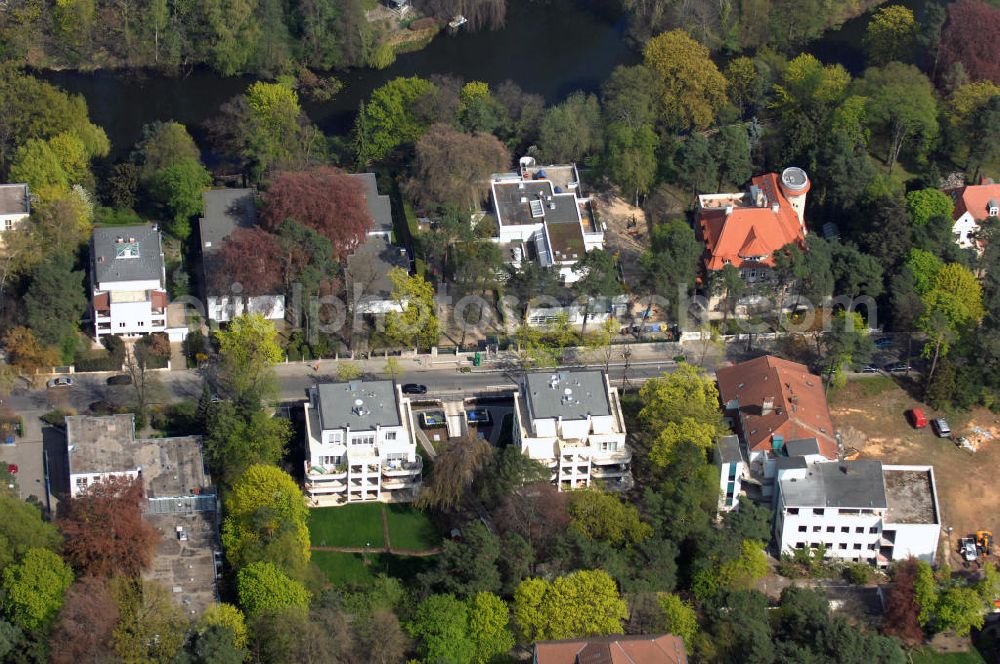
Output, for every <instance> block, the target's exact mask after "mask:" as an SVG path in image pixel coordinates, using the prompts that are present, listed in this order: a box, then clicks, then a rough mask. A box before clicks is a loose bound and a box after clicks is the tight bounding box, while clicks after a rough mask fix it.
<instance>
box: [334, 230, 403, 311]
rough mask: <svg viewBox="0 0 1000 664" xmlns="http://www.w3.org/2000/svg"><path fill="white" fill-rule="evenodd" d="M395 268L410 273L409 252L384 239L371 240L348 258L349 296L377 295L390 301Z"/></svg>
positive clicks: (368, 239)
mask: <svg viewBox="0 0 1000 664" xmlns="http://www.w3.org/2000/svg"><path fill="white" fill-rule="evenodd" d="M394 267H398V268H402V269H404V270H406V271H407V272H409V271H410V261H409V259H408V258H407V257H406V253H405V250H403V249H401V248H399V247H396V246H394V245H392V244H391V243H390V242H389V241H388V240H387V239H386V238H385V237H383V236H375V237H372V236H369V237H367V238H366V239H365V242H364V244H362V245H361V246H360V247H358V248H357V250H355V252H354V253H353V254H351V255H350V256H348V257H347V268H346V271H347V282H348V288H349V289H350V290H349V291H348V293H349V296H350V297H352V298H354V297H356V296H373V295H374V296H378V297H380V298H382V299H388V297H389V294H390V293H391V292H392V282H391V281H389V270H391V269H392V268H394ZM356 286H360V288H356Z"/></svg>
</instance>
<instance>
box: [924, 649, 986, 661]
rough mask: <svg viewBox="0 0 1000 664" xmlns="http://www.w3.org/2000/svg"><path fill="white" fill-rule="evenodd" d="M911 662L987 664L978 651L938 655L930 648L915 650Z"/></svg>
mask: <svg viewBox="0 0 1000 664" xmlns="http://www.w3.org/2000/svg"><path fill="white" fill-rule="evenodd" d="M911 661H912V662H913V664H986V660H985V659H983V657H982V655H980V654H979V651H978V650H970V651H969V652H951V653H937V652H934V651H933V650H931V649H930V648H921V649H920V650H914V651H913V657H912V659H911Z"/></svg>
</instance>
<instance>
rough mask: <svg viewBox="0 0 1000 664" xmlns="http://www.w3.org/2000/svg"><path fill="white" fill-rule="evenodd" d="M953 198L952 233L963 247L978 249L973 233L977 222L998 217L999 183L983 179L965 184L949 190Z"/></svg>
mask: <svg viewBox="0 0 1000 664" xmlns="http://www.w3.org/2000/svg"><path fill="white" fill-rule="evenodd" d="M951 195H952V198H953V199H954V200H955V211H954V213H953V219H954V224H953V225H952V229H951V230H952V233H954V234H955V242H956V244H958V246H960V247H962V248H963V249H978V247H977V245H976V241H975V240H974V235H975V233H976V231H978V230H979V224H981V223H982V222H984V221H986V220H987V219H989V218H990V217H1000V184H994V183H993V181H992V180H989V179H984V181H983V182H982V183H981V184H975V185H967V186H965V187H962V188H961V189H955V190H953V191H951Z"/></svg>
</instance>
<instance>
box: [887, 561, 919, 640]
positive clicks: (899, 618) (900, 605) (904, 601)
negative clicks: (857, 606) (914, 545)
mask: <svg viewBox="0 0 1000 664" xmlns="http://www.w3.org/2000/svg"><path fill="white" fill-rule="evenodd" d="M916 578H917V561H916V560H915V559H914V558H909V559H907V560H904V561H902V562H901V563H899V564H898V565H897V566H896V570H895V572H894V573H893V576H892V586H891V587H890V588H889V591H888V592H887V593H886V597H885V615H884V616H883V618H882V632H883V633H885V634H887V635H889V636H895V637H896V638H898V639H899V640H900V641H902V642H903V643H904V644H905V645H916V644H918V643H923V640H924V632H923V630H922V629H920V622H919V620H918V616H919V615H920V606H919V605H918V604H917V602H916V590H915V589H914V582H915V581H916Z"/></svg>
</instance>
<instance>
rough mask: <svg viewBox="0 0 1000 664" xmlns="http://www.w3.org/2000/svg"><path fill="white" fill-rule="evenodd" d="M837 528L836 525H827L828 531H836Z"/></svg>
mask: <svg viewBox="0 0 1000 664" xmlns="http://www.w3.org/2000/svg"><path fill="white" fill-rule="evenodd" d="M836 530H837V529H836V528H835V527H833V526H827V527H826V532H828V533H832V532H835V531H836Z"/></svg>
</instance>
